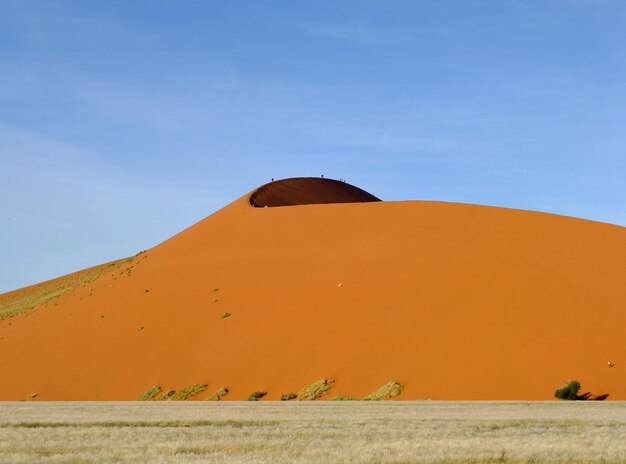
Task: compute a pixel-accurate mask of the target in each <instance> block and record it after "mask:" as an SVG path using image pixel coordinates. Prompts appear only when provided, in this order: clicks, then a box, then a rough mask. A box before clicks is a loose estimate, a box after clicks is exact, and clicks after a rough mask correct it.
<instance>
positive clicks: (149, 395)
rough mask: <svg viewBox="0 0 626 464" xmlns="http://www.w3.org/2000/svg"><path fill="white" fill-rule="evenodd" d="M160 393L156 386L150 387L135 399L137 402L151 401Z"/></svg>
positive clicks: (159, 388)
mask: <svg viewBox="0 0 626 464" xmlns="http://www.w3.org/2000/svg"><path fill="white" fill-rule="evenodd" d="M160 391H161V387H159V386H158V385H153V386H152V387H150V388H148V389H147V390H146V391H145V392H143V393H142V394H141V395H140V396H139V398H137V399H138V400H139V401H150V400H153V399H155V398H156V396H157V395H158V394H159V392H160Z"/></svg>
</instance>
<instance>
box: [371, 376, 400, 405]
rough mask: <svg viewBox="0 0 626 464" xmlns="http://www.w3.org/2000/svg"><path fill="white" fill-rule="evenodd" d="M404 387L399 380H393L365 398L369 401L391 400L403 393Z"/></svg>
mask: <svg viewBox="0 0 626 464" xmlns="http://www.w3.org/2000/svg"><path fill="white" fill-rule="evenodd" d="M403 388H404V387H403V386H402V385H400V384H399V383H398V382H396V381H394V380H392V381H391V382H388V383H386V384H385V385H383V386H382V387H380V388H379V389H378V390H376V391H375V392H372V393H371V394H370V395H368V396H366V397H365V398H363V399H364V400H367V401H379V400H390V399H391V398H395V397H396V396H398V395H399V394H400V393H402V389H403Z"/></svg>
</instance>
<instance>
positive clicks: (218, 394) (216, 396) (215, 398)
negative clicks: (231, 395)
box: [206, 387, 228, 401]
mask: <svg viewBox="0 0 626 464" xmlns="http://www.w3.org/2000/svg"><path fill="white" fill-rule="evenodd" d="M227 394H228V388H226V387H222V388H220V389H219V390H217V391H216V392H215V393H213V394H212V395H211V396H209V397H208V398H207V399H206V401H219V400H220V399H221V398H222V397H223V396H226V395H227Z"/></svg>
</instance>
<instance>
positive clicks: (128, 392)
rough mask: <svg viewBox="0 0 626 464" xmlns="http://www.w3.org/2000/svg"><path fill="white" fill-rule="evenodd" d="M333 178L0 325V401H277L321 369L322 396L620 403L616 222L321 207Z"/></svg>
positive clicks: (622, 265) (439, 206)
mask: <svg viewBox="0 0 626 464" xmlns="http://www.w3.org/2000/svg"><path fill="white" fill-rule="evenodd" d="M330 182H332V183H333V184H332V185H331V184H330ZM335 182H336V181H331V180H320V179H316V180H315V181H311V182H308V181H306V180H299V181H298V185H299V188H300V189H304V190H306V189H307V188H310V189H312V190H314V191H313V192H310V194H302V193H299V195H300V196H301V198H304V199H305V200H306V199H310V198H314V199H315V198H319V197H320V196H319V195H316V192H315V191H317V190H319V189H322V191H324V192H325V193H324V194H323V195H321V199H322V200H323V201H322V202H323V203H326V204H305V205H297V206H290V207H283V208H255V207H253V206H252V205H251V201H250V196H251V195H246V196H244V197H242V198H240V199H239V200H237V201H235V202H233V203H231V204H230V205H228V206H227V207H225V208H223V209H222V210H220V211H218V212H216V213H215V214H212V215H211V216H209V217H207V218H206V219H204V220H202V221H200V222H199V223H197V224H195V225H194V226H192V227H190V228H188V229H187V230H185V231H183V232H182V233H180V234H178V235H176V236H174V237H172V238H171V239H169V240H167V241H165V242H164V243H162V244H160V245H159V246H157V247H155V248H153V249H151V250H148V251H147V252H146V253H144V254H141V255H139V256H136V257H135V258H134V259H133V260H132V262H125V263H123V264H122V265H121V267H117V268H115V269H113V270H110V271H107V272H106V273H103V274H102V275H101V276H100V277H98V278H97V279H95V280H93V281H91V282H89V283H87V284H86V285H84V286H79V287H77V288H75V289H74V290H72V291H69V292H66V293H64V294H62V295H61V296H60V297H58V298H56V299H54V300H50V301H48V302H47V303H44V304H41V305H39V306H37V307H35V308H33V309H31V310H30V311H27V312H24V313H21V314H19V315H17V316H14V317H11V318H8V319H4V320H2V321H0V337H2V338H1V339H0V372H2V381H0V399H3V400H19V399H25V398H27V397H28V396H29V395H31V394H33V393H37V394H38V396H37V399H38V400H39V399H41V400H115V399H117V400H125V399H128V400H130V399H135V398H137V396H138V395H139V394H141V393H142V392H143V391H145V390H146V389H147V388H148V387H150V386H151V385H154V384H157V385H160V386H161V387H163V388H164V389H170V388H171V389H180V388H182V387H185V386H187V385H190V384H195V383H207V384H208V385H209V388H208V391H207V392H206V393H204V394H203V395H199V396H198V397H197V398H204V397H206V395H207V394H209V393H211V392H213V391H215V390H217V389H218V388H219V387H222V386H225V387H227V388H229V390H230V393H229V395H228V396H227V397H226V398H227V399H235V400H237V399H243V398H245V397H247V396H248V394H249V393H250V392H252V391H255V390H265V391H267V392H269V393H268V395H267V397H266V398H267V399H278V398H279V397H280V395H281V394H282V393H285V392H293V391H297V390H299V389H300V388H301V387H303V386H304V385H305V384H308V383H311V382H314V381H316V380H318V379H321V378H327V379H334V380H335V383H334V388H333V389H332V390H331V392H330V393H329V394H328V395H327V398H332V397H333V396H335V395H342V396H357V397H363V396H365V395H367V394H368V393H370V392H372V391H373V390H375V389H376V388H377V387H378V386H380V385H382V384H383V383H386V382H387V381H389V380H397V381H399V382H400V383H401V384H403V385H404V386H405V389H404V391H403V393H402V395H401V396H400V398H401V399H422V398H433V399H529V400H539V399H551V398H552V395H553V392H554V390H555V388H557V387H558V386H559V384H560V383H561V382H562V381H564V380H569V379H577V380H579V381H581V382H582V384H583V388H584V389H585V390H590V391H592V392H594V393H610V395H611V396H610V398H609V399H621V400H624V399H626V374H625V372H626V343H625V340H626V336H625V332H624V327H626V285H625V282H626V229H625V228H622V227H618V226H613V225H609V224H602V223H597V222H591V221H585V220H581V219H574V218H569V217H562V216H556V215H551V214H543V213H536V212H529V211H518V210H510V209H504V208H493V207H486V206H474V205H466V204H454V203H439V202H426V201H403V202H380V201H368V202H355V203H333V202H332V200H333V198H332V195H330V194H329V193H328V191H332V189H334V188H336V186H337V184H336V183H335ZM340 184H341V185H344V186H345V189H346V190H345V191H340V193H339V194H338V197H339V198H345V197H349V196H350V193H349V192H348V190H351V189H352V188H353V187H352V186H349V185H348V184H345V183H340ZM320 185H326V187H320ZM266 187H267V188H268V190H270V193H271V191H272V190H274V191H278V192H279V193H280V194H279V195H277V197H284V195H285V194H284V192H283V190H284V189H283V188H282V187H284V186H281V185H280V184H277V185H274V186H272V185H271V184H270V185H269V186H266ZM274 187H279V188H274ZM331 187H332V188H331ZM253 195H254V194H253ZM270 196H271V195H270ZM268 198H269V197H268ZM268 198H266V199H268ZM359 198H361V200H359V199H358V198H357V199H355V200H354V201H363V199H364V198H366V197H365V196H362V197H359ZM372 198H373V199H374V200H375V197H372ZM270 200H271V199H270ZM296 200H297V199H296ZM268 202H269V200H268ZM303 202H304V203H310V201H303ZM315 202H317V201H315ZM259 204H262V203H259ZM6 295H7V294H5V295H0V304H1V303H2V301H3V299H5V298H6ZM224 313H230V314H231V316H230V317H227V318H222V315H223V314H224ZM608 361H611V362H613V363H614V364H615V367H613V368H609V367H608V365H607V363H608Z"/></svg>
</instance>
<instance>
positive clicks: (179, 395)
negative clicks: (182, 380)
mask: <svg viewBox="0 0 626 464" xmlns="http://www.w3.org/2000/svg"><path fill="white" fill-rule="evenodd" d="M207 386H208V385H206V384H204V383H197V384H195V385H189V386H188V387H185V388H183V389H182V390H179V391H178V392H176V393H175V394H173V395H172V396H171V397H170V400H171V401H185V400H186V399H187V398H191V397H192V396H196V395H197V394H198V393H202V392H203V391H205V390H206V388H207Z"/></svg>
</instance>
